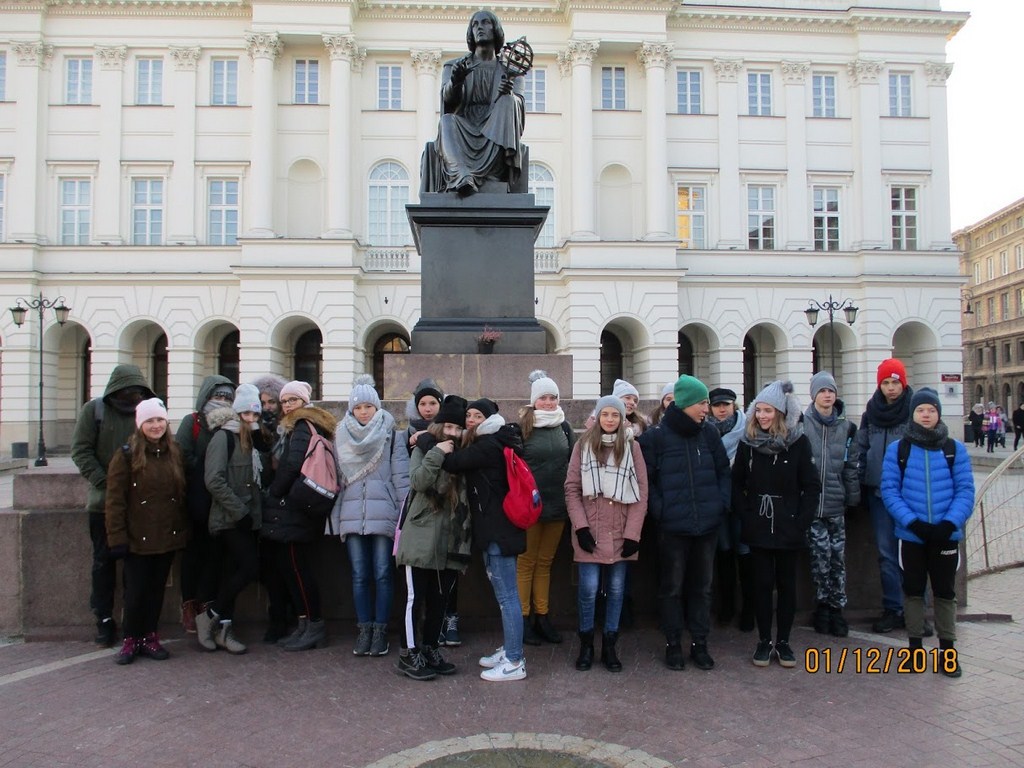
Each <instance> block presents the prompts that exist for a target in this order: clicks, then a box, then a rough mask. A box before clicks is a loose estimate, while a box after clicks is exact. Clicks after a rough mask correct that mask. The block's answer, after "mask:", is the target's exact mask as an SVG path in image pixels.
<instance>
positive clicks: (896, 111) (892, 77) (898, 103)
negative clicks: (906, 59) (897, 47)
mask: <svg viewBox="0 0 1024 768" xmlns="http://www.w3.org/2000/svg"><path fill="white" fill-rule="evenodd" d="M889 117H910V73H909V72H891V73H890V74H889Z"/></svg>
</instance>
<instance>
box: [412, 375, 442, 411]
mask: <svg viewBox="0 0 1024 768" xmlns="http://www.w3.org/2000/svg"><path fill="white" fill-rule="evenodd" d="M427 395H431V396H433V397H434V398H436V399H437V401H438V402H441V401H442V400H444V394H442V392H441V388H440V387H439V386H437V382H436V381H434V380H433V379H424V380H423V381H421V382H420V383H419V384H417V385H416V391H415V392H413V393H412V402H413V404H414V405H416V406H419V404H420V400H422V399H423V398H424V397H426V396H427Z"/></svg>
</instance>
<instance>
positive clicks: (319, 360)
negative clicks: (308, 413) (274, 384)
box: [294, 328, 324, 400]
mask: <svg viewBox="0 0 1024 768" xmlns="http://www.w3.org/2000/svg"><path fill="white" fill-rule="evenodd" d="M323 343H324V337H323V334H322V333H320V329H319V328H313V329H312V330H309V331H306V332H305V333H303V334H302V335H301V336H299V338H298V340H297V341H296V342H295V368H294V370H295V379H296V380H297V381H305V382H308V383H309V385H310V386H311V387H312V388H313V399H314V400H319V399H320V387H321V384H320V375H321V372H322V370H323V364H324V353H323Z"/></svg>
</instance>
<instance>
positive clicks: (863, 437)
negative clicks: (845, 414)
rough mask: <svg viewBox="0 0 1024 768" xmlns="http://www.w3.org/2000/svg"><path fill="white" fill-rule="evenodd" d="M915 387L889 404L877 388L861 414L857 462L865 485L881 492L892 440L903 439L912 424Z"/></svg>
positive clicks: (907, 389)
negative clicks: (879, 487)
mask: <svg viewBox="0 0 1024 768" xmlns="http://www.w3.org/2000/svg"><path fill="white" fill-rule="evenodd" d="M913 396H914V390H913V389H912V388H911V387H905V388H904V390H903V394H901V395H900V396H899V398H897V400H896V402H895V403H887V402H886V400H885V396H884V395H883V394H882V390H880V389H876V390H875V392H874V394H873V395H871V399H870V400H868V405H867V408H866V409H865V410H864V415H863V416H861V417H860V429H859V430H858V432H857V453H858V457H857V463H858V471H859V472H860V482H861V485H866V486H868V488H871V489H872V492H875V493H877V490H878V486H880V485H881V484H882V463H883V461H884V460H885V449H886V448H888V447H889V443H891V442H893V441H895V440H899V439H900V438H901V437H903V435H904V434H906V432H907V425H908V424H909V423H910V400H911V398H912V397H913Z"/></svg>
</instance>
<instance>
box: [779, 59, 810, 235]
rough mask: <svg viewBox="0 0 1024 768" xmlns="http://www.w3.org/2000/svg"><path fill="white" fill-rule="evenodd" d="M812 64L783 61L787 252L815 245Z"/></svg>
mask: <svg viewBox="0 0 1024 768" xmlns="http://www.w3.org/2000/svg"><path fill="white" fill-rule="evenodd" d="M810 71H811V64H810V62H808V61H783V62H782V82H783V83H785V89H786V220H785V226H786V235H787V236H786V245H785V247H786V250H790V251H805V250H810V249H811V247H812V246H813V243H812V242H811V229H810V223H811V214H810V206H809V205H808V203H807V100H806V98H805V94H806V85H807V73H808V72H810Z"/></svg>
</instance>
